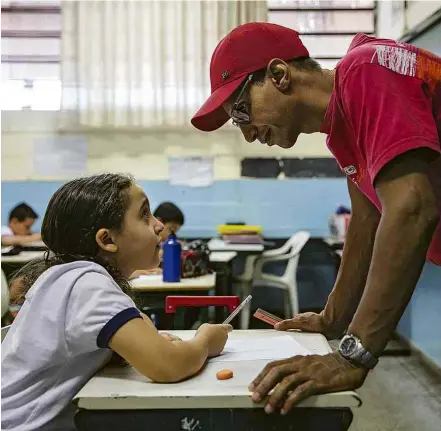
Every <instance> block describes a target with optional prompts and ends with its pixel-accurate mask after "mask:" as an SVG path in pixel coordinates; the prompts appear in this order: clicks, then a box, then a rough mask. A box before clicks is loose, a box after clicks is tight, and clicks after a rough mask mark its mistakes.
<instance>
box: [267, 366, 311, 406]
mask: <svg viewBox="0 0 441 431" xmlns="http://www.w3.org/2000/svg"><path fill="white" fill-rule="evenodd" d="M306 381H308V377H307V376H305V375H304V374H302V372H298V373H294V374H290V375H289V376H286V377H285V378H284V379H283V380H282V381H281V382H280V383H279V384H278V385H277V387H276V389H274V391H273V393H272V394H271V395H270V397H269V399H268V405H267V406H266V407H265V411H266V412H267V413H271V411H274V410H275V408H276V407H279V406H282V405H283V404H284V401H285V398H286V397H287V395H288V393H289V391H293V390H295V389H296V388H297V387H298V386H300V385H301V384H302V383H305V382H306ZM268 410H271V411H268Z"/></svg>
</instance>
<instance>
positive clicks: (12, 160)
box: [2, 111, 349, 237]
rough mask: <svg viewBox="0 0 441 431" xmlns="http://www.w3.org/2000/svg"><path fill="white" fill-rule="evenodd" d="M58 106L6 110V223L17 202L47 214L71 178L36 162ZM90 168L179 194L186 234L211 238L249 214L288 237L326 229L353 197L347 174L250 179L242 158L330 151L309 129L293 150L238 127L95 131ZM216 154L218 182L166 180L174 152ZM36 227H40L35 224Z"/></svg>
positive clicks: (271, 232)
mask: <svg viewBox="0 0 441 431" xmlns="http://www.w3.org/2000/svg"><path fill="white" fill-rule="evenodd" d="M57 119H58V112H44V111H17V112H14V111H9V112H3V113H2V223H5V222H6V221H7V215H8V212H9V211H10V209H11V208H12V207H13V206H14V205H15V204H16V203H17V202H19V201H26V202H28V203H29V204H30V205H32V206H35V208H36V210H37V212H38V213H40V214H41V215H43V214H44V211H45V208H46V205H47V202H48V200H49V198H50V196H51V195H52V193H53V192H54V191H55V190H56V189H57V188H58V187H59V186H60V185H61V184H62V182H63V181H66V180H69V179H70V177H69V176H63V175H60V176H57V177H51V176H44V175H41V174H38V173H37V172H35V171H34V168H33V154H34V144H35V142H36V141H38V140H41V139H46V138H50V137H53V136H57ZM86 139H87V142H88V157H87V173H88V174H93V173H99V172H104V171H107V172H108V171H116V172H129V173H131V174H132V175H134V176H135V178H136V179H137V180H138V181H140V182H141V184H142V185H143V187H145V189H146V191H147V193H148V194H149V196H151V199H152V207H154V206H155V205H156V204H157V203H159V202H160V201H161V200H164V199H167V200H173V201H176V202H177V203H178V204H179V205H180V206H182V207H183V209H184V212H185V215H186V217H187V220H188V223H186V226H185V229H184V231H183V234H184V235H187V236H201V237H208V236H211V235H214V234H215V226H216V224H220V223H224V222H226V221H228V220H244V221H246V222H248V223H256V224H261V225H262V226H264V229H265V234H266V235H267V236H272V237H286V236H289V235H291V233H292V232H293V231H294V230H295V229H300V228H302V229H303V228H304V229H309V230H311V232H313V233H314V234H315V235H318V236H322V235H327V234H328V228H327V220H328V216H329V215H330V214H331V213H332V212H333V211H334V210H335V208H336V207H337V206H338V205H339V204H342V203H343V204H347V203H348V200H349V198H348V195H347V191H346V183H345V180H344V179H320V180H318V179H317V180H309V179H304V180H302V179H292V180H291V179H290V180H252V179H251V180H245V179H241V178H240V160H241V159H242V158H243V157H278V156H284V157H287V155H288V157H289V156H292V157H307V156H311V157H330V155H331V154H330V153H329V151H328V150H327V148H326V144H325V139H324V135H320V134H314V135H304V136H302V137H301V138H300V140H299V142H298V143H297V144H296V146H295V147H294V148H293V149H290V150H283V149H280V148H268V147H267V146H265V145H261V144H260V143H253V144H249V143H247V142H246V141H245V140H244V139H243V137H242V136H241V134H240V133H238V132H237V131H236V130H230V131H225V132H222V131H220V132H215V133H210V134H207V133H202V132H193V131H192V130H191V129H190V130H186V131H182V132H177V131H171V130H170V131H167V132H159V131H152V132H149V133H90V134H88V135H87V136H86ZM183 155H189V156H191V155H195V156H199V155H213V156H214V157H215V172H214V174H215V182H214V184H213V185H212V186H211V187H207V188H189V187H174V186H171V185H170V184H169V183H168V163H167V157H168V156H183ZM37 228H38V225H37Z"/></svg>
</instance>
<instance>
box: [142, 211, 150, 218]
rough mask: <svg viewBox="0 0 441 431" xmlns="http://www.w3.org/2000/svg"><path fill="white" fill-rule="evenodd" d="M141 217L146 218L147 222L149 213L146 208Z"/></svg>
mask: <svg viewBox="0 0 441 431" xmlns="http://www.w3.org/2000/svg"><path fill="white" fill-rule="evenodd" d="M142 215H143V217H144V218H146V219H147V220H148V219H149V218H150V211H149V209H148V208H146V209H145V210H144V212H143V214H142Z"/></svg>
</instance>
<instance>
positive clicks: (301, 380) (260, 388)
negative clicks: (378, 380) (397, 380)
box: [250, 352, 368, 414]
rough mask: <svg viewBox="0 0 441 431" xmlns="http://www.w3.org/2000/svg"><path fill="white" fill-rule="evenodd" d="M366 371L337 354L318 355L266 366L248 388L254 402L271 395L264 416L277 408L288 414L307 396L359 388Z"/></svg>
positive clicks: (295, 358)
mask: <svg viewBox="0 0 441 431" xmlns="http://www.w3.org/2000/svg"><path fill="white" fill-rule="evenodd" d="M367 372H368V370H367V369H364V368H356V367H354V366H353V365H352V364H351V363H349V362H348V361H347V360H346V359H344V358H343V357H342V356H341V355H340V354H339V353H337V352H336V353H330V354H328V355H324V356H319V355H311V356H294V357H293V358H289V359H285V360H282V361H274V362H271V363H269V364H268V365H267V366H266V367H265V368H264V369H263V371H262V372H261V373H260V374H259V375H258V376H257V377H256V378H255V379H254V381H253V382H252V383H251V385H250V391H252V392H253V396H252V399H253V401H255V402H259V401H262V400H263V399H265V397H266V396H267V395H268V394H269V393H270V392H271V390H272V389H274V388H275V389H274V391H273V392H272V394H271V395H270V396H269V398H268V401H267V404H266V406H265V411H266V413H272V412H274V411H275V410H276V409H277V408H279V407H280V408H281V413H282V414H286V413H288V412H289V411H290V410H291V409H292V408H293V407H294V406H295V405H296V404H298V403H299V402H300V401H302V400H304V399H305V398H308V397H310V396H311V395H316V394H323V393H328V392H339V391H345V390H353V389H357V388H359V387H360V386H361V385H362V384H363V382H364V379H365V378H366V375H367Z"/></svg>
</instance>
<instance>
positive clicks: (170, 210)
mask: <svg viewBox="0 0 441 431" xmlns="http://www.w3.org/2000/svg"><path fill="white" fill-rule="evenodd" d="M153 215H154V216H155V217H156V218H157V219H158V220H159V221H160V222H161V223H162V224H163V225H164V230H163V231H162V232H161V240H162V242H164V241H165V240H166V239H167V238H168V237H169V235H170V234H171V233H172V232H174V233H178V231H179V229H181V227H182V226H183V225H184V221H185V218H184V214H183V212H182V211H181V210H180V209H179V208H178V207H177V206H176V205H175V204H174V203H173V202H162V203H161V204H159V206H158V207H157V208H156V209H155V211H154V212H153ZM181 245H183V244H182V242H181ZM159 254H160V257H162V250H161V251H160V253H159ZM148 274H162V270H161V268H155V269H153V270H146V269H138V270H136V271H135V272H134V273H133V274H132V275H131V276H130V279H133V278H136V277H139V276H140V275H148Z"/></svg>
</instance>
